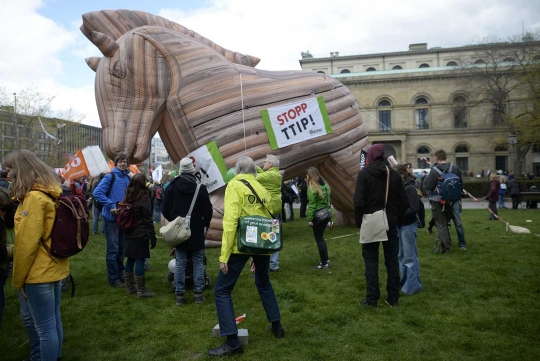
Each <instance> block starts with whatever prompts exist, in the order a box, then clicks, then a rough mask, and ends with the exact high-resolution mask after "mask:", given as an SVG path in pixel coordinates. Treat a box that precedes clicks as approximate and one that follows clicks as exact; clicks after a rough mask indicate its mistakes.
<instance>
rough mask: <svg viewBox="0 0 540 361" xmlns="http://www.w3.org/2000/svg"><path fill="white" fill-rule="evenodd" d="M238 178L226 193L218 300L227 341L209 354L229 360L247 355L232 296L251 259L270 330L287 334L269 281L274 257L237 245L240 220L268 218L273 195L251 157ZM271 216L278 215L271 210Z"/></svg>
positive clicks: (277, 334)
mask: <svg viewBox="0 0 540 361" xmlns="http://www.w3.org/2000/svg"><path fill="white" fill-rule="evenodd" d="M235 172H236V176H235V177H234V178H233V179H231V180H230V181H229V183H228V184H227V189H226V190H225V213H224V215H223V236H222V240H221V255H220V257H219V269H220V272H219V274H218V278H217V281H216V286H215V288H214V298H215V301H216V310H217V315H218V320H219V332H220V335H221V336H226V337H227V342H226V343H224V344H223V345H222V346H220V347H218V348H214V349H210V350H208V354H209V355H210V356H228V355H234V354H240V353H243V352H244V350H243V348H242V346H241V345H240V341H239V339H238V329H237V327H236V321H235V314H234V307H233V303H232V299H231V293H232V290H233V288H234V285H235V284H236V281H237V280H238V277H239V276H240V273H241V272H242V269H243V268H244V266H245V264H246V262H247V261H248V260H249V258H250V257H253V264H254V265H255V286H256V287H257V290H258V291H259V296H260V297H261V301H262V304H263V307H264V310H265V311H266V318H267V319H268V322H270V323H271V326H270V329H271V330H272V332H273V334H274V336H275V337H276V338H283V337H284V336H285V331H283V328H282V327H281V321H280V320H281V315H280V313H279V307H278V304H277V299H276V295H275V294H274V289H273V288H272V284H271V283H270V278H269V270H268V267H269V263H270V254H268V255H253V256H252V255H250V254H245V253H240V252H239V251H238V244H237V239H238V238H237V228H238V218H239V217H241V216H251V215H260V216H266V217H268V211H267V210H266V209H265V205H264V204H267V205H268V204H270V199H271V196H270V193H269V192H268V191H267V190H266V189H265V188H264V187H263V186H262V185H261V184H260V183H259V182H258V181H257V179H256V178H255V176H256V175H257V170H256V168H255V163H254V162H253V159H251V158H250V157H245V156H243V157H240V158H238V161H237V162H236V166H235ZM242 180H244V181H247V182H248V183H249V184H250V185H251V187H253V189H254V190H255V192H256V193H257V195H258V196H259V198H260V199H261V201H262V202H263V203H264V204H261V203H259V202H258V201H257V199H256V197H255V195H254V194H253V192H252V191H251V190H250V189H249V188H248V187H247V186H246V185H245V184H243V183H242ZM270 212H274V210H273V209H270Z"/></svg>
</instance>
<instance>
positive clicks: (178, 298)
mask: <svg viewBox="0 0 540 361" xmlns="http://www.w3.org/2000/svg"><path fill="white" fill-rule="evenodd" d="M185 301H186V299H185V296H184V295H180V296H179V295H176V305H177V306H182V305H183V304H184V303H185Z"/></svg>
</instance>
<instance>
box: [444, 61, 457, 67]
mask: <svg viewBox="0 0 540 361" xmlns="http://www.w3.org/2000/svg"><path fill="white" fill-rule="evenodd" d="M446 66H457V63H456V62H455V61H449V62H448V63H446Z"/></svg>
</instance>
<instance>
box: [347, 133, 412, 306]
mask: <svg viewBox="0 0 540 361" xmlns="http://www.w3.org/2000/svg"><path fill="white" fill-rule="evenodd" d="M387 183H388V199H387V200H386V201H385V198H386V187H387V186H386V185H387ZM385 204H386V206H385ZM408 206H409V199H408V198H407V193H406V192H405V186H404V185H403V180H402V179H401V176H400V175H399V174H398V172H396V171H395V170H394V169H392V168H389V167H387V166H386V165H385V164H384V145H382V144H374V145H372V146H371V147H369V149H368V153H367V159H366V167H364V168H363V169H362V170H360V172H359V173H358V177H357V179H356V189H355V192H354V220H355V222H356V225H357V226H358V227H359V228H361V227H362V219H363V217H364V214H371V213H375V212H377V211H380V210H381V209H383V208H385V207H386V216H387V220H388V231H387V232H386V236H387V241H385V242H371V243H362V256H363V257H364V264H365V275H366V298H365V299H364V300H362V301H360V304H361V305H362V306H369V307H374V308H377V302H378V300H379V298H380V296H381V291H380V288H379V244H380V243H382V246H383V250H384V264H385V266H386V273H387V275H388V276H387V281H386V290H387V291H388V296H387V298H386V300H385V302H386V303H387V304H388V305H389V306H390V307H394V306H397V305H398V301H399V281H400V279H399V261H398V253H399V236H398V229H397V225H398V222H401V221H402V220H403V217H404V215H405V211H406V210H407V208H408Z"/></svg>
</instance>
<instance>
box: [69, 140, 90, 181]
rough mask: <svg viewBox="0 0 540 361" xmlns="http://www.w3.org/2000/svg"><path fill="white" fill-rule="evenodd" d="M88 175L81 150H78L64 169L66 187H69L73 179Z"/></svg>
mask: <svg viewBox="0 0 540 361" xmlns="http://www.w3.org/2000/svg"><path fill="white" fill-rule="evenodd" d="M88 173H89V172H88V168H87V167H86V162H85V161H84V156H83V154H82V150H81V149H79V150H78V151H77V153H75V155H74V156H73V158H71V159H70V161H69V162H68V164H66V166H65V167H64V178H66V180H67V182H68V185H70V184H71V181H72V180H73V179H75V178H79V177H82V176H83V175H87V174H88Z"/></svg>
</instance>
